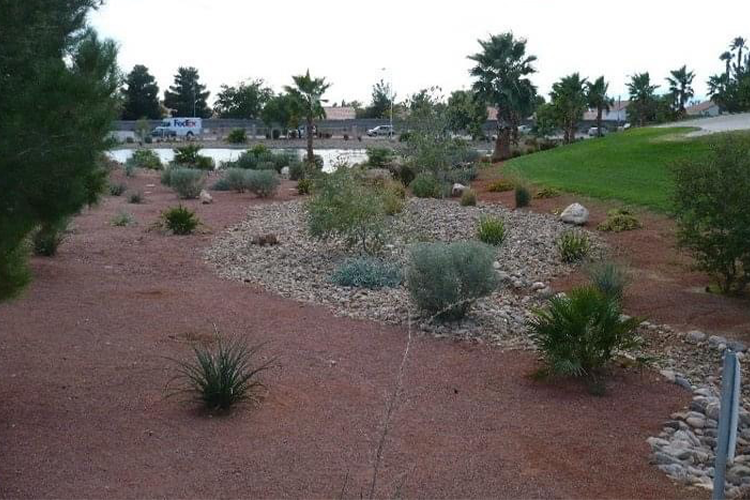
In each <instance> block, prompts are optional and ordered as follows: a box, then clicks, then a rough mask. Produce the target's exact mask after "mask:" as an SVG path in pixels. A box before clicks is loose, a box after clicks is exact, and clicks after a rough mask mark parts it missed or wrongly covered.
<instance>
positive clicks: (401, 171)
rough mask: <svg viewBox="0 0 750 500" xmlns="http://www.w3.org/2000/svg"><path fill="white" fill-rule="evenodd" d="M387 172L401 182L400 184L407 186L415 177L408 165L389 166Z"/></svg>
mask: <svg viewBox="0 0 750 500" xmlns="http://www.w3.org/2000/svg"><path fill="white" fill-rule="evenodd" d="M388 170H390V171H391V174H393V178H394V179H398V180H399V181H401V184H403V185H404V186H408V185H409V184H411V181H413V180H414V178H415V177H416V176H417V174H416V173H415V172H414V169H413V168H412V167H411V166H409V165H389V167H388Z"/></svg>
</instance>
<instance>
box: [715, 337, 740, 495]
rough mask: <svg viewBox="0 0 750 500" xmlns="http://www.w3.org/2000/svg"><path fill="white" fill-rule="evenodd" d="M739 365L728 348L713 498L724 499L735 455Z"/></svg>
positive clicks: (722, 388) (722, 380)
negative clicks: (731, 460) (729, 464)
mask: <svg viewBox="0 0 750 500" xmlns="http://www.w3.org/2000/svg"><path fill="white" fill-rule="evenodd" d="M738 368H739V365H738V364H737V355H736V354H735V353H734V351H732V350H730V349H727V350H726V354H725V356H724V371H723V372H722V376H721V413H720V416H719V431H718V435H717V436H716V439H717V446H716V461H715V462H714V491H713V496H712V498H713V500H724V483H725V478H726V469H727V459H729V458H733V457H734V446H735V445H736V438H737V415H736V414H737V413H738V411H739V401H738V400H737V392H738V391H737V389H738V388H739V383H740V380H739V376H738V372H739V369H738Z"/></svg>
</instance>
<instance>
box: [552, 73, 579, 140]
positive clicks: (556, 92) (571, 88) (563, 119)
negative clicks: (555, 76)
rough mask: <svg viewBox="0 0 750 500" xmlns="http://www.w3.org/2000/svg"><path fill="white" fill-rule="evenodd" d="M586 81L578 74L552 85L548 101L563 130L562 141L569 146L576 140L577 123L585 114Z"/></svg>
mask: <svg viewBox="0 0 750 500" xmlns="http://www.w3.org/2000/svg"><path fill="white" fill-rule="evenodd" d="M587 83H588V82H587V81H586V79H585V78H581V75H579V74H578V73H573V74H572V75H568V76H565V77H563V78H561V79H560V81H558V82H555V83H554V84H553V85H552V92H550V94H549V95H550V101H551V104H552V109H553V111H554V114H555V118H556V121H557V123H558V124H559V125H560V126H561V127H562V129H563V134H564V137H563V141H564V142H565V144H570V143H571V142H573V141H574V140H575V138H576V129H577V128H578V122H579V121H580V120H581V118H583V113H585V112H586V107H587V105H588V99H587V95H586V86H587Z"/></svg>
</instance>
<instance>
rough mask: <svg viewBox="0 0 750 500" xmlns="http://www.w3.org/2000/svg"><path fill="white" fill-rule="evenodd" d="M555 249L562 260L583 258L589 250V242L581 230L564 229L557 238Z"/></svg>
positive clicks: (570, 260) (571, 260) (574, 260)
mask: <svg viewBox="0 0 750 500" xmlns="http://www.w3.org/2000/svg"><path fill="white" fill-rule="evenodd" d="M556 244H557V251H558V252H559V253H560V258H561V259H562V261H563V262H568V263H572V262H577V261H579V260H583V259H584V258H586V257H587V256H588V254H589V251H590V250H591V242H590V241H589V237H588V236H587V235H586V233H584V232H582V231H566V232H564V233H563V234H562V235H561V236H560V237H559V238H558V239H557V242H556Z"/></svg>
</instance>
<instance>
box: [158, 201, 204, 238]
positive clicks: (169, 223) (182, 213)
mask: <svg viewBox="0 0 750 500" xmlns="http://www.w3.org/2000/svg"><path fill="white" fill-rule="evenodd" d="M160 225H161V226H162V227H164V228H165V229H166V230H168V231H170V232H171V233H172V234H176V235H179V236H184V235H188V234H193V232H194V231H195V230H196V229H197V228H198V226H199V225H200V219H198V216H197V215H195V212H194V211H192V210H190V209H189V208H186V207H183V206H182V205H178V206H176V207H171V208H168V209H166V210H165V211H164V212H162V214H161V221H160Z"/></svg>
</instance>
